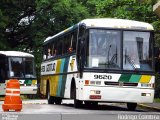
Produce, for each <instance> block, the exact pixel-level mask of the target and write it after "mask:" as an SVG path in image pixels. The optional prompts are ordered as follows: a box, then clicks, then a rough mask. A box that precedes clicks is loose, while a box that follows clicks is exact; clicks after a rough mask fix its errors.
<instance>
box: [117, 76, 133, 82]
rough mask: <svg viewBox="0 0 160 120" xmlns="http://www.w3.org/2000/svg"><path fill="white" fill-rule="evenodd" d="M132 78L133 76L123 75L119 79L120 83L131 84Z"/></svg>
mask: <svg viewBox="0 0 160 120" xmlns="http://www.w3.org/2000/svg"><path fill="white" fill-rule="evenodd" d="M131 76H132V75H131V74H123V75H121V77H120V78H119V82H129V80H130V78H131Z"/></svg>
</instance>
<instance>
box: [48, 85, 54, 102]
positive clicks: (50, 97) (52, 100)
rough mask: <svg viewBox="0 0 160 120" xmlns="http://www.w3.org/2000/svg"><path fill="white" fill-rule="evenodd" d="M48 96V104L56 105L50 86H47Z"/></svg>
mask: <svg viewBox="0 0 160 120" xmlns="http://www.w3.org/2000/svg"><path fill="white" fill-rule="evenodd" d="M46 94H47V100H48V104H54V102H55V98H54V97H53V96H51V95H50V87H49V84H48V85H47V91H46Z"/></svg>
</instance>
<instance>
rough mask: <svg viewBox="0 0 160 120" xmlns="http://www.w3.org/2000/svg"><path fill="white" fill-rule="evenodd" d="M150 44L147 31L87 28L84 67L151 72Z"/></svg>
mask: <svg viewBox="0 0 160 120" xmlns="http://www.w3.org/2000/svg"><path fill="white" fill-rule="evenodd" d="M122 38H123V39H122ZM121 43H122V44H121ZM151 45H152V41H151V39H150V32H136V31H120V30H102V29H89V35H88V37H87V51H86V62H85V67H87V68H100V69H117V70H118V69H123V70H140V71H152V70H153V68H152V47H151ZM122 47H123V48H122ZM121 51H122V52H121ZM122 53H123V54H122Z"/></svg>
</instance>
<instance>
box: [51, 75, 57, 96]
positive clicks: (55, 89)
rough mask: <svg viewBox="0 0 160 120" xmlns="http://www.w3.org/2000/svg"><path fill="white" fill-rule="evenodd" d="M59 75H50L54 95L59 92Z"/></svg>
mask: <svg viewBox="0 0 160 120" xmlns="http://www.w3.org/2000/svg"><path fill="white" fill-rule="evenodd" d="M58 78H59V77H58V75H57V76H51V77H50V80H51V81H50V86H51V89H50V94H51V95H52V96H56V93H57V89H58Z"/></svg>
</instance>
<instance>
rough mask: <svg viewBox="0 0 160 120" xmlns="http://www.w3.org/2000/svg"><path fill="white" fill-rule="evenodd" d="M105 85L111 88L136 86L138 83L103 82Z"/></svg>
mask: <svg viewBox="0 0 160 120" xmlns="http://www.w3.org/2000/svg"><path fill="white" fill-rule="evenodd" d="M104 84H105V85H112V86H138V83H127V82H108V81H105V82H104Z"/></svg>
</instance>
